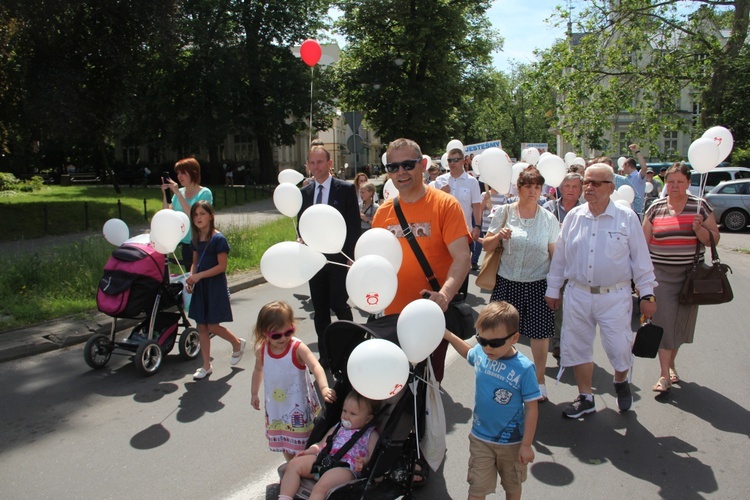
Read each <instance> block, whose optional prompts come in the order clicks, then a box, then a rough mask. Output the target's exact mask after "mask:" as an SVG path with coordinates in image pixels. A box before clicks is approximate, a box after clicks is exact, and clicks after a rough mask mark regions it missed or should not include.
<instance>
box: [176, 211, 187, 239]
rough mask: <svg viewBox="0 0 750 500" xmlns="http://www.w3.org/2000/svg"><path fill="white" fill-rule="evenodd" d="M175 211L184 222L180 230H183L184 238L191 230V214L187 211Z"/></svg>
mask: <svg viewBox="0 0 750 500" xmlns="http://www.w3.org/2000/svg"><path fill="white" fill-rule="evenodd" d="M175 212H176V213H177V217H179V218H180V221H181V222H182V225H181V226H180V230H181V231H182V237H183V238H184V237H185V235H186V234H188V231H190V216H189V215H188V214H186V213H185V212H178V211H177V210H175Z"/></svg>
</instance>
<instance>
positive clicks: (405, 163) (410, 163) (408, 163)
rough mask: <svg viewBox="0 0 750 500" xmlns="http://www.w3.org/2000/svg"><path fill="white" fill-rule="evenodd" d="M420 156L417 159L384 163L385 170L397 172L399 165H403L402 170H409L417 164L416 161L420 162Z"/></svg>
mask: <svg viewBox="0 0 750 500" xmlns="http://www.w3.org/2000/svg"><path fill="white" fill-rule="evenodd" d="M421 162H422V158H420V159H418V160H404V161H397V162H395V163H386V164H385V171H386V172H388V173H391V174H392V173H395V172H398V169H399V167H404V170H406V171H407V172H408V171H409V170H414V167H416V166H417V163H421Z"/></svg>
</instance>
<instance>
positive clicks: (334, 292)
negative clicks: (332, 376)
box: [297, 141, 360, 368]
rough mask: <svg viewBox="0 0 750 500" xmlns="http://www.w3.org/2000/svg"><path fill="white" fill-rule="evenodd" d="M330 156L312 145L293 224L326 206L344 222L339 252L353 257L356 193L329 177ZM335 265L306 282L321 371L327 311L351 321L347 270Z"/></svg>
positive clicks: (333, 258)
mask: <svg viewBox="0 0 750 500" xmlns="http://www.w3.org/2000/svg"><path fill="white" fill-rule="evenodd" d="M331 164H332V161H331V154H330V153H329V152H328V150H326V148H325V146H324V145H323V143H322V142H319V141H314V142H313V143H312V145H311V146H310V151H309V152H308V153H307V169H308V170H309V171H310V174H312V177H313V179H314V180H315V182H311V183H309V184H308V185H307V186H305V187H303V188H302V189H301V191H302V208H300V211H299V214H298V215H297V221H299V217H300V216H301V215H302V213H303V212H304V211H305V210H307V209H308V208H309V207H311V206H312V205H315V204H318V203H326V204H328V205H330V206H332V207H333V208H335V209H336V210H338V211H339V212H341V215H342V216H343V217H344V221H345V222H346V240H345V241H344V247H343V248H342V249H341V251H342V252H343V253H344V254H346V255H347V256H348V257H352V258H353V257H354V245H355V244H356V243H357V238H359V235H360V217H359V205H358V203H357V191H356V189H355V187H354V184H352V183H351V182H346V181H343V180H340V179H336V178H335V177H333V176H332V175H331ZM326 259H327V260H328V261H329V262H337V263H339V264H351V261H349V262H347V259H346V257H344V256H343V255H341V254H340V253H338V254H326ZM339 264H330V263H329V264H326V265H325V266H323V269H321V270H320V271H319V272H318V274H316V275H315V276H313V278H312V279H311V280H310V297H311V299H312V303H313V308H314V309H315V318H314V322H315V332H316V333H317V334H318V353H319V354H320V361H321V364H322V365H323V367H324V368H328V356H327V353H326V352H325V346H324V343H323V334H324V333H325V330H326V328H327V327H328V325H330V324H331V310H333V312H334V313H335V314H336V317H337V318H338V319H340V320H341V319H345V320H349V321H351V320H352V319H353V316H352V311H351V309H350V308H349V305H348V304H347V300H348V299H349V294H348V293H347V291H346V273H347V271H348V268H347V267H344V266H341V265H339Z"/></svg>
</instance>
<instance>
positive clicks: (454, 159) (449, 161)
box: [447, 158, 464, 163]
mask: <svg viewBox="0 0 750 500" xmlns="http://www.w3.org/2000/svg"><path fill="white" fill-rule="evenodd" d="M447 161H448V163H458V162H462V161H464V159H463V158H448V159H447Z"/></svg>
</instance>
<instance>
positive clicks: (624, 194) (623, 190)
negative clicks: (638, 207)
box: [617, 184, 635, 203]
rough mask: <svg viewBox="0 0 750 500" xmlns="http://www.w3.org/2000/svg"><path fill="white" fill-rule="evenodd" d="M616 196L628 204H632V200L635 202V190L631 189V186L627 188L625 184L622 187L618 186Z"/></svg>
mask: <svg viewBox="0 0 750 500" xmlns="http://www.w3.org/2000/svg"><path fill="white" fill-rule="evenodd" d="M617 194H618V195H619V196H620V198H621V199H623V200H625V201H627V202H628V203H633V200H635V189H633V187H632V186H628V185H627V184H625V185H624V186H620V187H619V188H618V189H617Z"/></svg>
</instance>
